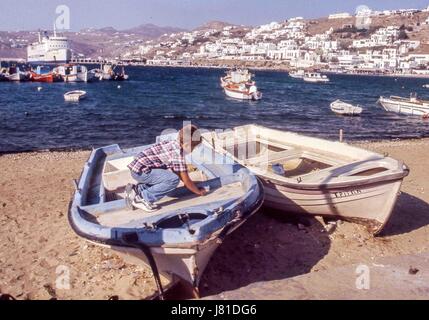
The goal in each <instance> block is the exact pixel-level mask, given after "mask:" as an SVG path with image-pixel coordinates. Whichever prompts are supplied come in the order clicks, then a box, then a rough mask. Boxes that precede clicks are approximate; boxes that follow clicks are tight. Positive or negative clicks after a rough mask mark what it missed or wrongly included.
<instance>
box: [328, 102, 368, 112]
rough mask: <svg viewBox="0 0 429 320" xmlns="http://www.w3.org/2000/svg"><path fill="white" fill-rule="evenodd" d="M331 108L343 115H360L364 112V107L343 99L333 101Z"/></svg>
mask: <svg viewBox="0 0 429 320" xmlns="http://www.w3.org/2000/svg"><path fill="white" fill-rule="evenodd" d="M331 110H332V111H333V112H334V113H336V114H339V115H343V116H359V115H360V114H361V113H362V111H363V110H362V108H361V107H359V106H354V105H352V104H350V103H346V102H344V101H341V100H336V101H334V102H332V103H331Z"/></svg>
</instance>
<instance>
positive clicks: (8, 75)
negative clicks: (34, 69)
mask: <svg viewBox="0 0 429 320" xmlns="http://www.w3.org/2000/svg"><path fill="white" fill-rule="evenodd" d="M1 73H2V74H3V78H4V79H6V81H29V80H30V78H31V74H30V73H29V72H27V71H22V70H21V68H20V67H17V66H12V67H9V68H3V71H2V72H1Z"/></svg>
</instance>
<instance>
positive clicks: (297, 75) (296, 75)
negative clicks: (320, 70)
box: [289, 69, 305, 79]
mask: <svg viewBox="0 0 429 320" xmlns="http://www.w3.org/2000/svg"><path fill="white" fill-rule="evenodd" d="M304 76H305V71H304V70H302V69H300V70H295V71H291V72H289V77H291V78H294V79H303V78H304Z"/></svg>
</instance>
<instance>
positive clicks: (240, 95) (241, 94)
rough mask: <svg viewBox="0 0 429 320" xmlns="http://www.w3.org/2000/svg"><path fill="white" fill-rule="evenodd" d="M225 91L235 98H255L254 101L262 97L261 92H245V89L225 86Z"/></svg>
mask: <svg viewBox="0 0 429 320" xmlns="http://www.w3.org/2000/svg"><path fill="white" fill-rule="evenodd" d="M224 91H225V94H226V95H227V96H228V97H230V98H233V99H239V100H253V101H256V100H261V99H262V94H261V93H260V92H256V93H247V92H243V91H238V90H232V89H229V88H227V87H224Z"/></svg>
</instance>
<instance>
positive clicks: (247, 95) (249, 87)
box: [220, 69, 262, 101]
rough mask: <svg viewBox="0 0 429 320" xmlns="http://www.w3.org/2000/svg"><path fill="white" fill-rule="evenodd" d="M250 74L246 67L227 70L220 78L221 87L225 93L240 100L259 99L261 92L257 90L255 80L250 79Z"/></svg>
mask: <svg viewBox="0 0 429 320" xmlns="http://www.w3.org/2000/svg"><path fill="white" fill-rule="evenodd" d="M252 76H253V75H252V74H251V73H250V72H249V70H247V69H237V70H233V71H228V72H227V75H226V76H225V77H222V78H221V79H220V82H221V87H222V88H223V89H224V91H225V94H226V95H227V96H228V97H230V98H234V99H240V100H253V101H256V100H261V99H262V93H261V92H260V91H259V90H258V87H257V86H256V82H255V81H252Z"/></svg>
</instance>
